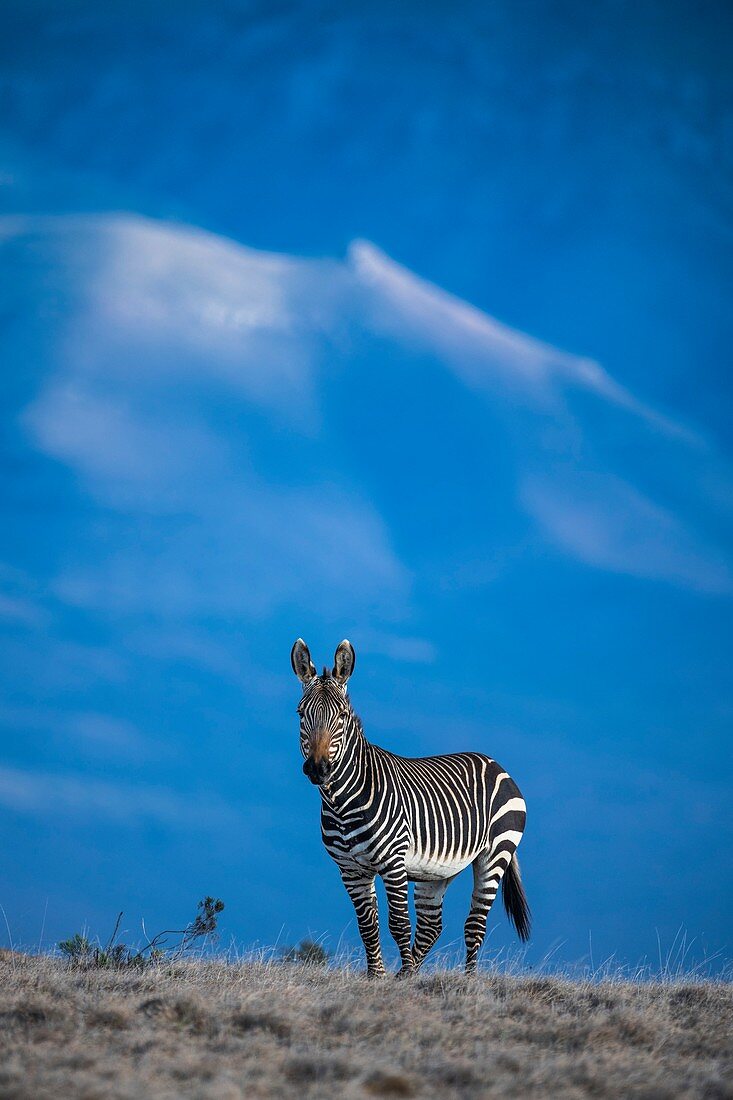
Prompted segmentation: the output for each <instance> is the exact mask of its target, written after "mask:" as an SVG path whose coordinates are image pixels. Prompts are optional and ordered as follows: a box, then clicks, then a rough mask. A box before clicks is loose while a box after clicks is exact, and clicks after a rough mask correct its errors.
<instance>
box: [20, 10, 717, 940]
mask: <svg viewBox="0 0 733 1100" xmlns="http://www.w3.org/2000/svg"><path fill="white" fill-rule="evenodd" d="M0 13H1V15H2V23H3V28H4V30H3V33H2V34H1V35H0V359H1V362H2V373H1V376H0V382H1V384H2V394H3V400H2V414H1V415H2V427H3V431H2V443H1V444H0V445H1V446H2V499H3V515H4V523H3V525H2V529H1V530H0V631H1V633H0V677H1V678H2V702H1V703H0V821H1V822H2V825H1V827H2V833H3V836H4V838H5V841H4V845H3V848H4V858H3V860H2V864H1V865H0V902H1V903H2V905H3V907H4V909H5V911H6V913H7V916H8V920H9V922H10V926H11V933H12V936H13V938H14V940H15V941H18V942H23V943H35V942H38V939H39V937H40V935H41V928H42V925H43V926H44V927H43V936H44V938H45V940H46V941H47V942H53V941H54V940H55V939H58V938H59V937H60V936H62V935H65V934H68V933H70V932H73V931H74V930H76V929H77V928H79V927H80V926H81V925H82V924H83V923H84V922H86V923H87V924H88V925H89V926H90V927H91V928H92V929H93V930H95V931H99V932H100V934H104V933H105V931H106V930H107V928H108V927H109V926H111V923H113V920H114V917H115V915H116V913H117V911H118V910H119V909H124V910H125V913H126V921H128V922H129V924H128V927H129V930H130V932H129V934H130V935H131V936H134V935H135V934H136V929H137V927H138V921H139V919H140V918H141V917H144V918H145V921H146V925H147V927H148V928H151V927H158V926H160V927H163V926H167V925H170V923H171V921H175V920H178V919H185V918H186V917H187V916H188V914H189V911H190V910H191V908H192V906H193V905H194V904H195V901H196V900H197V899H198V898H199V897H200V896H202V895H203V894H204V893H214V894H217V895H219V896H221V897H222V898H224V900H225V902H226V903H227V910H226V913H225V918H226V919H225V921H224V925H223V927H224V932H225V934H226V935H230V936H233V937H235V938H236V940H237V941H238V942H239V943H242V944H249V943H253V942H258V943H261V944H272V943H274V942H276V941H278V940H279V941H287V942H290V941H293V940H297V939H299V938H301V937H302V936H304V935H306V934H315V935H325V936H326V942H327V943H328V945H329V946H331V947H335V946H336V945H337V944H338V943H339V942H340V941H342V942H346V943H347V944H350V943H356V942H357V936H356V929H355V926H354V922H353V918H352V914H351V910H350V903H349V901H348V898H347V897H346V895H345V893H344V892H343V889H342V887H341V885H340V882H339V879H338V875H337V873H336V871H335V869H334V868H333V867H332V866H331V865H330V864H329V861H328V859H327V857H326V856H325V853H324V852H323V850H322V848H321V845H320V838H319V831H318V820H317V819H318V800H317V795H316V794H315V792H314V791H313V790H312V789H311V788H310V785H308V784H307V783H306V782H305V781H304V779H303V777H302V775H301V772H300V760H299V750H298V743H297V718H296V715H295V705H296V703H297V699H298V685H297V683H296V681H295V680H294V678H293V676H292V673H291V671H290V667H289V656H288V655H289V650H290V646H291V644H292V641H293V639H294V638H295V637H296V636H298V635H302V636H303V637H304V638H306V640H307V641H308V642H309V644H310V646H311V649H312V652H313V655H314V659H315V660H316V661H317V662H321V663H323V662H325V661H330V660H331V658H332V655H333V650H334V648H335V646H336V644H337V643H338V641H339V640H340V639H341V638H342V637H344V636H348V637H349V638H350V639H351V640H352V642H353V643H354V646H355V648H356V652H357V669H356V673H355V675H354V679H353V681H352V686H351V691H352V698H353V701H354V704H355V706H356V708H357V710H358V711H359V712H360V714H361V715H362V718H363V720H364V723H365V726H366V730H367V734H368V736H369V737H370V738H371V739H372V740H374V741H376V742H377V743H379V744H382V745H384V746H386V747H389V748H391V749H393V750H394V751H397V752H402V753H406V754H411V755H424V754H428V753H435V752H443V751H445V752H447V751H455V750H460V749H465V748H474V749H480V750H482V751H485V752H488V753H489V754H490V755H492V756H494V757H496V758H497V759H499V760H500V761H501V762H502V764H503V765H504V766H505V767H507V768H508V769H509V770H510V771H511V773H512V774H513V775H514V776H515V777H516V779H517V781H518V782H519V784H520V786H521V787H522V789H523V792H524V794H525V796H526V798H527V801H528V804H529V824H528V832H527V836H526V840H525V842H524V844H523V850H522V854H523V857H524V858H523V868H524V875H525V881H526V885H527V890H528V894H529V897H530V901H531V903H532V905H533V908H534V910H535V918H536V919H535V937H534V941H533V944H532V946H531V948H530V959H532V960H534V961H539V960H541V959H542V958H543V957H544V956H545V955H546V953H547V952H549V951H555V952H556V956H555V957H556V958H559V959H561V960H566V961H572V960H577V959H579V958H581V957H583V956H584V955H585V954H587V952H588V947H589V942H590V941H591V940H592V943H593V950H594V957H595V961H596V962H597V961H598V958H599V957H603V956H607V955H611V954H612V953H615V954H616V955H617V957H619V958H621V959H624V960H628V961H631V962H634V961H636V960H638V959H640V958H642V957H645V956H646V957H649V958H655V957H656V955H657V937H659V940H660V941H661V943H662V944H663V945H667V944H671V943H672V941H673V938H674V936H675V933H676V932H677V930H678V929H679V928H680V927H684V928H685V929H686V931H687V933H688V936H690V937H692V938H694V939H695V947H694V952H695V953H697V954H696V957H701V956H702V955H703V954H704V953H705V952H708V953H711V952H712V953H714V952H718V951H720V952H722V953H723V954H724V955H727V956H730V954H731V949H732V946H731V943H730V938H729V936H730V926H731V900H732V893H733V889H732V881H731V856H730V852H731V850H732V848H733V836H732V835H731V833H732V830H731V815H730V793H731V770H732V769H731V754H730V748H729V744H730V727H731V718H732V717H733V692H732V691H731V679H730V672H729V669H730V657H731V652H730V651H731V597H732V596H733V469H732V467H731V430H730V420H731V381H730V378H731V375H730V348H731V346H733V312H732V311H731V310H730V305H729V303H730V293H731V286H732V284H733V253H732V251H731V238H732V234H733V215H732V214H731V211H732V210H733V205H732V203H733V161H732V159H731V150H732V149H733V141H731V137H732V136H733V77H732V76H731V74H730V71H729V69H730V67H729V65H728V58H729V55H730V47H731V39H732V38H733V26H732V18H731V14H730V11H726V7H725V6H724V5H716V4H707V5H700V4H694V5H693V4H691V3H690V4H687V3H675V4H664V5H662V4H658V5H657V4H649V5H644V6H640V5H633V4H628V3H621V2H616V3H610V2H606V3H603V4H601V5H600V6H599V5H594V6H593V9H592V10H591V9H590V8H588V6H587V5H584V4H580V3H557V4H539V3H527V4H521V5H518V4H511V3H503V2H502V3H495V4H491V5H486V4H475V5H474V4H467V3H466V4H458V5H456V4H450V5H448V4H445V5H443V4H433V5H430V8H429V13H427V14H426V12H425V9H424V5H414V6H413V5H410V4H402V5H399V6H398V10H395V6H394V5H387V4H381V3H375V4H372V5H369V6H368V7H364V6H362V5H354V6H352V5H348V4H347V5H328V4H295V5H277V6H275V5H272V4H266V3H263V4H238V3H213V4H212V3H207V4H203V3H193V2H192V3H187V4H178V5H174V4H169V5H154V6H153V7H152V8H151V7H150V6H149V5H146V6H142V5H135V4H133V5H130V4H125V5H121V4H119V5H118V4H115V3H113V4H104V5H103V4H95V3H88V2H87V3H71V4H68V3H67V4H63V5H62V4H40V3H29V4H27V5H23V6H22V7H19V6H18V5H11V4H9V3H5V4H3V5H1V6H0ZM469 890H470V883H469V880H468V877H467V878H466V881H465V882H459V883H456V884H455V885H454V886H453V887H452V888H451V891H449V895H448V902H447V917H448V920H447V930H446V933H445V935H444V942H445V943H446V944H448V943H452V942H455V941H456V940H458V939H459V938H460V934H461V926H462V920H463V910H464V908H465V905H466V902H467V896H468V893H469ZM44 915H45V925H44ZM491 929H492V930H491V936H490V941H489V942H490V945H491V947H492V948H497V949H498V948H500V947H501V946H502V945H508V944H510V943H511V942H512V941H511V934H510V932H509V930H508V927H507V925H506V922H505V920H504V918H503V917H502V916H501V914H500V913H499V912H498V911H497V913H496V914H495V915H494V918H492V923H491Z"/></svg>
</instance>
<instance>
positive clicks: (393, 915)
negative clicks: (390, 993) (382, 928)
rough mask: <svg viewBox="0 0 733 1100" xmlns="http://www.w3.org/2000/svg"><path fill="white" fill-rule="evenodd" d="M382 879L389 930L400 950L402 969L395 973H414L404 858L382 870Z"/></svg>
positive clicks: (401, 975)
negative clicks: (387, 906)
mask: <svg viewBox="0 0 733 1100" xmlns="http://www.w3.org/2000/svg"><path fill="white" fill-rule="evenodd" d="M382 881H383V882H384V889H385V892H386V894H387V904H388V905H389V930H390V932H391V933H392V937H393V939H394V941H395V943H396V944H397V946H398V948H399V951H400V958H401V959H402V969H401V970H400V972H399V974H398V975H397V976H398V977H399V978H405V977H407V976H408V975H409V974H414V972H415V964H414V963H413V961H412V947H411V940H412V928H411V926H410V910H409V905H408V895H407V871H406V870H405V864H404V860H400V862H399V863H394V864H393V865H392V866H391V867H389V868H385V870H384V871H382Z"/></svg>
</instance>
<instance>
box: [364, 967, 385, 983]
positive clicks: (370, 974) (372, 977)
mask: <svg viewBox="0 0 733 1100" xmlns="http://www.w3.org/2000/svg"><path fill="white" fill-rule="evenodd" d="M366 976H367V978H368V979H369V981H378V980H379V979H380V978H386V977H387V971H386V970H384V969H382V970H367V972H366Z"/></svg>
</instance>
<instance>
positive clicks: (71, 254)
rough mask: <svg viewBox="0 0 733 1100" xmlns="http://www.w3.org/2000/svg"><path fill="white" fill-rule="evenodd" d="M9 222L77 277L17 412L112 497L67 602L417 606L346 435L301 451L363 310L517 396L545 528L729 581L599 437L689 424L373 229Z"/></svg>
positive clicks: (102, 220) (67, 574) (612, 552)
mask: <svg viewBox="0 0 733 1100" xmlns="http://www.w3.org/2000/svg"><path fill="white" fill-rule="evenodd" d="M3 229H4V233H5V236H6V238H7V239H8V240H11V241H13V242H14V243H15V244H16V245H17V244H18V240H19V239H22V238H23V236H24V235H25V236H26V237H27V238H28V241H29V242H30V243H29V247H30V245H31V244H32V247H33V250H34V254H37V253H38V250H39V247H41V246H39V241H40V242H43V241H46V242H47V247H48V253H49V263H51V264H52V263H53V262H55V261H54V259H53V257H54V256H55V255H56V254H57V253H58V252H61V253H62V254H63V255H64V278H65V280H66V282H67V283H68V284H69V285H72V286H73V287H74V290H73V295H72V299H71V305H70V308H69V310H68V315H69V318H70V320H69V321H68V322H64V326H63V328H62V330H61V331H60V333H59V335H58V340H57V344H58V348H59V352H58V359H57V369H56V371H55V373H54V374H53V375H52V376H51V377H50V378H49V379H48V380H47V381H46V382H45V384H44V386H43V388H42V390H41V392H40V393H39V395H38V397H37V398H36V400H35V401H34V402H32V403H31V405H30V406H29V407H28V408H27V409H26V411H25V414H24V422H25V424H26V427H27V429H28V430H29V432H30V433H31V435H32V438H33V440H34V442H35V444H36V446H37V447H38V448H40V449H41V450H42V451H43V452H44V453H45V454H47V455H50V456H52V457H54V458H55V459H57V460H59V461H61V462H63V463H65V464H66V465H67V466H69V467H70V468H71V469H72V470H74V471H75V473H76V475H77V477H78V478H79V480H80V484H81V485H82V486H83V488H84V489H86V490H87V491H89V492H91V493H92V494H94V495H95V497H96V498H97V499H98V500H99V501H100V502H101V503H102V504H103V505H105V506H111V507H112V508H113V509H115V510H116V512H117V513H118V514H119V517H120V518H119V519H118V520H116V521H114V522H113V523H111V528H113V529H114V534H113V535H111V536H110V537H108V538H106V539H105V540H104V544H103V546H102V547H101V552H100V553H99V554H98V556H97V560H96V563H95V565H94V566H93V567H91V566H90V565H89V564H84V563H80V562H78V561H76V560H74V561H68V562H66V563H65V564H63V565H62V567H61V568H60V570H59V573H58V576H57V578H56V580H55V582H54V591H55V593H56V594H57V596H59V597H60V598H61V599H62V600H64V601H67V602H69V603H72V604H75V605H78V606H86V607H91V608H96V609H105V608H108V609H113V610H114V611H115V612H116V613H119V612H121V611H124V610H125V609H128V610H133V611H142V610H152V611H154V612H157V613H160V614H171V613H175V614H177V615H180V614H183V615H186V614H206V613H213V614H218V615H220V614H223V613H228V612H230V611H234V612H236V613H238V614H248V615H251V616H259V615H261V614H262V613H263V612H265V611H267V610H272V609H273V608H275V607H277V606H280V605H282V604H283V603H287V602H292V601H297V600H298V598H300V597H301V596H302V594H303V593H304V592H305V591H306V590H307V591H308V594H309V597H310V599H311V600H314V599H315V600H316V601H317V602H318V604H319V606H322V609H323V610H324V612H328V610H329V608H330V609H331V610H332V611H335V610H338V609H339V608H342V607H343V606H348V608H349V611H350V613H356V614H358V613H359V610H360V608H361V609H364V608H367V607H369V608H371V609H374V608H375V607H379V613H380V615H381V616H383V617H384V616H388V617H391V618H392V619H393V620H397V619H400V618H401V619H403V620H406V621H409V613H408V606H409V594H410V590H411V577H410V569H409V565H408V563H406V562H404V561H402V560H401V559H400V558H399V557H398V555H397V553H396V551H395V548H394V540H393V536H392V532H391V531H390V530H389V527H388V524H387V522H386V520H385V518H384V517H383V515H382V514H381V513H380V511H379V510H378V509H377V507H376V506H375V504H374V503H373V502H372V501H371V500H369V499H368V498H367V497H366V496H364V494H363V493H361V492H360V491H359V490H357V489H356V488H355V486H356V484H358V482H359V471H358V470H357V469H354V468H348V467H345V468H342V464H341V455H339V454H338V453H334V458H335V459H336V460H337V461H336V462H335V464H334V466H333V467H332V468H331V469H330V470H328V471H325V470H324V469H323V468H320V469H316V468H315V467H314V466H313V464H312V460H311V457H310V455H309V451H308V440H309V439H311V438H313V433H314V432H315V433H319V432H324V429H323V424H324V417H325V415H326V411H325V410H326V403H325V402H324V400H323V397H324V386H325V385H326V383H327V379H328V378H330V377H331V376H332V373H333V362H334V359H335V358H336V359H338V356H339V355H343V351H342V343H343V338H344V334H345V333H347V332H350V331H352V330H353V332H354V333H356V332H361V333H362V334H366V335H367V336H368V335H369V334H377V335H378V336H379V337H380V338H384V336H385V335H387V336H388V337H389V338H390V339H392V340H394V341H395V344H396V345H399V347H400V348H401V349H402V353H403V354H406V355H408V356H409V355H410V354H411V353H412V351H414V350H415V349H418V350H420V351H423V352H424V351H426V350H427V351H429V352H430V354H431V355H432V356H433V357H434V359H435V360H436V361H438V362H440V363H442V364H443V365H444V366H445V367H446V368H447V369H449V370H450V371H451V372H452V373H453V374H454V375H455V376H456V377H457V378H458V379H459V380H460V381H461V383H463V384H465V385H466V386H468V387H470V388H471V389H474V390H477V391H479V392H480V393H482V394H484V395H485V396H486V397H487V399H490V400H491V401H492V403H493V406H494V407H495V408H498V409H500V410H501V411H502V412H504V413H505V414H506V416H505V420H506V422H507V424H509V425H510V427H509V429H508V432H509V435H510V436H511V438H512V443H511V446H512V447H513V455H512V461H513V463H514V467H515V470H514V477H515V480H516V482H517V484H518V486H519V491H518V495H517V505H518V507H519V509H520V510H522V511H524V513H525V514H528V515H529V516H530V517H531V518H532V519H533V521H534V522H535V523H536V525H537V529H538V530H539V531H540V533H541V534H542V536H543V537H544V538H546V539H547V540H548V541H549V542H550V543H551V544H552V545H554V546H556V547H557V548H559V549H560V550H562V551H563V552H564V553H566V554H569V555H572V556H573V557H574V558H575V559H576V560H578V561H581V562H583V563H585V564H587V565H591V566H593V567H595V568H602V569H607V570H613V571H617V572H626V573H632V574H634V575H637V576H643V577H647V578H655V579H663V580H666V581H669V582H672V583H674V584H678V585H681V586H683V587H692V588H694V589H698V590H705V591H715V592H727V591H728V590H729V588H730V582H729V579H728V578H729V576H730V572H729V566H728V565H727V564H726V562H727V558H726V554H725V553H723V551H721V550H719V549H716V548H715V547H714V546H710V547H708V546H707V545H706V542H705V540H704V539H702V538H699V537H697V535H696V534H695V531H694V523H693V522H692V521H691V519H690V517H689V516H688V515H686V514H684V513H683V512H678V511H677V505H674V504H672V503H671V501H672V499H673V498H674V497H675V495H676V494H675V492H674V491H672V492H669V493H668V494H667V495H668V497H669V501H668V502H665V500H664V499H663V498H660V499H659V500H652V499H650V498H649V496H648V494H645V493H643V492H641V491H640V490H638V489H637V488H636V487H635V486H634V485H633V484H632V483H631V480H630V477H629V474H628V472H627V471H623V470H621V469H619V467H618V462H617V457H616V454H615V452H614V450H613V448H608V447H607V446H606V445H605V444H606V437H607V436H611V437H622V436H624V434H625V433H627V432H629V431H631V430H632V429H633V430H634V431H637V432H645V433H647V435H648V436H649V439H647V440H646V442H645V443H644V447H645V451H646V452H647V453H649V452H651V451H653V450H654V448H655V447H656V448H657V451H658V452H659V455H660V459H659V463H658V465H659V467H660V468H661V467H662V466H663V465H664V464H665V462H666V460H665V459H664V457H663V455H664V454H665V453H666V452H664V448H667V450H668V451H669V449H675V448H676V449H677V450H678V451H684V452H685V454H687V453H688V451H689V450H690V448H689V445H690V444H691V443H698V442H700V441H699V438H698V437H697V436H695V435H694V433H692V432H690V431H688V430H687V429H686V428H685V427H684V426H683V425H681V424H680V423H678V422H676V421H674V420H672V419H671V418H669V417H666V416H665V415H663V414H662V413H660V412H658V411H657V410H656V409H654V408H652V407H651V406H650V405H648V404H646V403H645V402H643V401H642V400H640V399H639V398H638V397H636V396H635V395H634V394H632V393H631V392H630V391H629V390H628V389H627V388H626V387H625V386H623V385H621V384H620V383H619V382H617V381H616V380H615V379H614V378H613V377H612V376H611V375H610V374H609V373H608V372H607V371H606V370H604V369H603V367H601V366H600V365H599V364H598V363H596V362H595V361H593V360H591V359H586V358H582V357H579V356H575V355H571V354H568V353H566V352H564V351H560V350H558V349H556V348H554V347H551V346H549V345H547V344H545V343H542V342H540V341H538V340H536V339H533V338H532V337H530V336H528V335H526V334H525V333H522V332H518V331H516V330H514V329H511V328H509V327H508V326H506V325H503V324H502V323H500V322H499V321H497V320H496V319H495V318H493V317H491V316H489V315H488V314H486V313H485V312H483V311H481V310H479V309H477V308H476V307H474V306H472V305H470V304H469V303H467V302H464V301H462V300H460V299H458V298H456V297H455V296H453V295H450V294H448V293H446V292H445V291H444V290H442V289H441V288H439V287H437V286H434V285H433V284H431V283H428V282H426V281H425V280H423V279H421V278H419V277H418V276H416V275H415V274H414V273H413V272H411V271H409V270H408V269H406V268H405V267H402V266H400V265H399V264H397V263H395V262H394V261H393V260H391V259H390V258H389V257H387V256H386V255H385V254H384V253H382V252H380V251H379V249H377V248H375V247H374V246H373V245H371V244H369V243H368V242H364V241H357V242H355V243H354V244H353V245H352V247H351V249H350V251H349V254H348V257H347V259H346V261H345V262H341V263H339V262H336V261H323V260H311V259H299V258H296V257H292V256H287V255H273V254H269V253H263V252H257V251H254V250H252V249H247V248H244V247H242V246H241V245H238V244H236V243H234V242H231V241H228V240H225V239H223V238H220V237H216V236H214V235H212V234H210V233H204V232H201V231H199V230H196V229H193V228H191V227H188V226H181V225H172V224H163V223H156V222H153V221H150V220H149V219H142V218H138V217H133V216H128V215H115V216H105V217H96V218H78V217H72V218H53V219H13V220H12V221H6V222H5V223H4V226H3ZM48 242H50V243H48ZM18 247H21V246H18ZM42 251H43V249H42V247H41V252H42ZM21 252H22V247H21ZM344 346H348V340H346V344H345V345H344ZM571 391H578V392H581V391H582V392H585V393H586V394H590V395H593V397H594V398H595V399H596V411H595V412H594V414H593V416H592V417H585V416H584V414H583V413H582V411H581V413H580V414H578V415H577V416H571V414H570V412H569V410H568V409H567V408H566V405H565V399H566V397H567V396H568V395H569V393H570V392H571ZM223 403H229V404H230V405H231V407H232V408H235V409H237V410H238V412H239V421H238V430H237V432H231V431H229V432H227V431H223V430H222V429H221V424H220V419H221V408H222V405H223ZM599 410H600V416H601V419H602V420H603V424H604V427H603V430H602V431H598V429H597V425H598V423H599V419H598V417H599ZM627 414H633V415H632V416H629V415H627ZM253 417H255V418H256V417H260V419H259V420H258V419H253ZM613 417H617V418H619V422H618V423H616V422H615V421H614V420H613ZM273 418H274V419H273ZM621 421H623V423H621ZM264 422H266V423H267V424H268V431H272V430H273V426H275V429H276V430H279V429H277V424H278V423H280V424H281V425H282V424H285V423H287V431H288V433H289V435H288V439H287V452H288V454H289V455H290V458H291V461H290V464H289V466H288V467H287V468H284V467H282V466H280V467H279V469H278V472H277V476H276V477H273V474H272V469H267V468H262V467H261V466H260V465H258V462H257V461H256V459H255V457H254V452H253V450H252V447H251V446H250V442H249V441H250V436H256V435H257V433H258V432H260V430H261V424H262V423H264ZM329 428H330V426H329ZM324 434H325V435H326V436H328V435H329V434H330V432H329V431H326V432H325V433H324ZM649 440H651V442H650V441H649ZM325 446H326V448H327V447H328V442H327V441H326V442H325ZM558 453H562V454H564V456H565V459H566V461H565V462H564V464H563V463H558V462H556V461H555V459H556V458H557V454H558ZM695 453H696V454H697V456H698V459H696V461H698V460H699V462H701V463H702V462H703V457H701V456H702V455H703V451H702V449H700V448H695ZM680 465H682V464H681V463H678V466H680ZM666 466H670V464H669V463H666ZM588 468H591V469H593V470H595V471H599V472H598V474H586V473H585V472H584V471H585V470H586V469H588ZM670 468H671V467H670ZM538 470H540V471H541V475H538V474H537V471H538ZM668 480H669V478H668ZM660 484H661V482H660ZM671 488H672V490H674V489H675V487H674V486H672V487H671ZM711 507H712V505H711ZM144 514H156V515H158V516H160V517H167V522H169V523H170V524H171V537H170V538H166V539H157V540H156V541H155V543H154V544H153V543H150V544H149V545H148V544H146V540H145V535H144V534H143V535H142V536H141V533H140V529H139V528H138V527H137V525H134V526H133V525H132V524H126V523H125V521H124V519H123V518H122V517H124V516H130V517H132V516H141V515H144ZM185 517H188V518H187V519H186V518H185ZM619 517H620V522H618V518H619ZM295 532H297V537H294V533H295ZM495 549H496V548H495ZM202 562H206V568H205V569H202V568H201V563H202ZM10 610H12V608H10ZM416 641H417V642H418V643H419V641H420V640H419V639H417V640H416ZM413 642H415V639H413ZM390 644H392V643H390ZM394 644H395V645H396V644H397V643H394ZM411 646H412V652H413V654H417V655H418V656H417V658H416V659H425V660H427V659H428V654H429V647H428V646H423V647H422V648H421V644H412V642H410V643H409V644H407V643H405V645H403V652H404V653H407V652H408V651H409V650H410V647H411ZM392 648H393V652H394V646H393V647H392ZM420 654H421V655H422V656H419V655H420Z"/></svg>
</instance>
